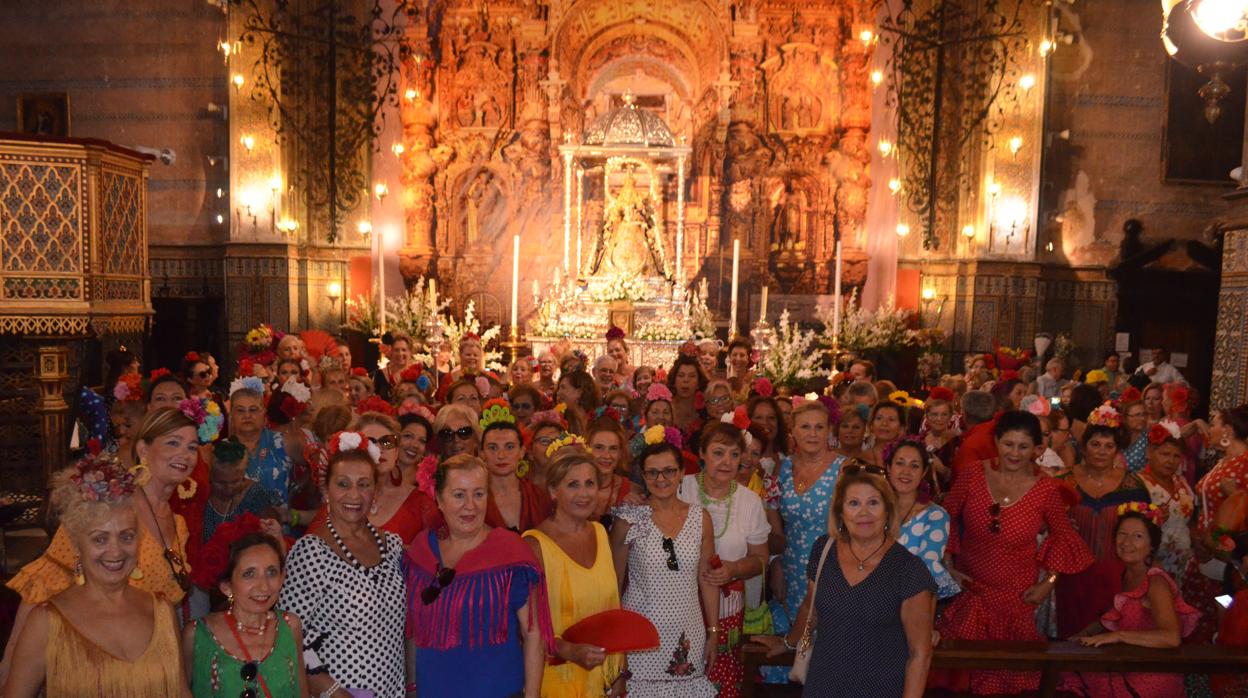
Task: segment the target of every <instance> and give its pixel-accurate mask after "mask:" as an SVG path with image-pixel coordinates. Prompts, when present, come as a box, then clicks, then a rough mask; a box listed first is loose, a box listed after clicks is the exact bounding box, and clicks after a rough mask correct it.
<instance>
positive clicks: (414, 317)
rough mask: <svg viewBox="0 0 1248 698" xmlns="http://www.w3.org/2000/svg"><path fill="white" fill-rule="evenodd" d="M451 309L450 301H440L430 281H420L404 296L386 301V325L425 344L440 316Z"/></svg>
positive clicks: (422, 279) (423, 279)
mask: <svg viewBox="0 0 1248 698" xmlns="http://www.w3.org/2000/svg"><path fill="white" fill-rule="evenodd" d="M449 307H450V299H440V298H439V297H438V292H437V289H436V288H430V284H429V280H428V279H425V278H421V279H419V280H418V281H417V282H416V283H415V284H413V285H412V287H411V288H409V289H408V290H407V293H405V294H404V295H402V296H399V297H397V298H393V297H392V298H387V299H386V325H387V327H388V328H390V329H394V330H401V331H402V332H404V333H406V334H407V335H408V336H409V337H411V338H412V339H414V340H416V341H418V342H424V341H425V340H427V339H428V338H429V334H430V332H431V330H432V329H433V328H434V327H436V326H437V325H438V324H439V323H440V321H441V320H440V318H439V317H438V316H439V314H441V313H443V312H445V311H447V310H448V309H449Z"/></svg>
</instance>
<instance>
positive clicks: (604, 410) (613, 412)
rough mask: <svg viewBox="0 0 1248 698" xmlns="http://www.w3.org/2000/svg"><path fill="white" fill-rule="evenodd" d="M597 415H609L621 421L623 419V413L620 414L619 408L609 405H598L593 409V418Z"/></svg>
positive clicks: (597, 416)
mask: <svg viewBox="0 0 1248 698" xmlns="http://www.w3.org/2000/svg"><path fill="white" fill-rule="evenodd" d="M599 417H610V418H611V419H614V420H615V421H617V422H622V421H623V420H624V415H622V414H620V411H619V410H617V409H615V408H614V407H612V406H610V405H599V406H598V407H596V408H595V409H594V419H597V418H599Z"/></svg>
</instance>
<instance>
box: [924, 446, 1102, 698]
mask: <svg viewBox="0 0 1248 698" xmlns="http://www.w3.org/2000/svg"><path fill="white" fill-rule="evenodd" d="M993 465H994V463H993V461H981V462H980V463H979V464H977V465H973V466H968V467H967V468H966V469H965V470H964V471H963V472H962V473H960V474H959V475H958V477H957V478H956V479H955V480H954V483H953V489H951V490H950V491H949V495H948V496H947V497H946V498H945V502H944V506H945V509H946V510H948V512H949V517H950V521H951V524H952V530H951V535H950V537H949V547H948V550H949V552H950V553H951V554H952V555H953V556H954V560H955V563H954V564H955V568H956V569H957V570H958V571H959V572H961V573H962V574H964V575H966V576H967V577H969V578H970V581H969V582H968V583H966V584H964V585H963V591H962V593H961V594H959V595H958V596H957V597H955V598H954V599H953V601H952V602H950V604H949V606H948V607H946V608H945V610H944V612H943V613H942V614H941V618H940V621H939V622H938V624H937V629H938V630H939V631H940V634H941V636H942V637H947V638H949V639H957V640H1031V641H1044V640H1045V637H1044V636H1043V635H1041V634H1040V632H1039V630H1037V629H1036V618H1035V613H1036V607H1035V606H1033V605H1032V604H1029V603H1027V602H1026V601H1024V600H1023V592H1025V591H1026V590H1027V588H1028V587H1030V586H1032V585H1033V584H1035V583H1036V581H1037V580H1038V579H1039V578H1040V574H1041V571H1042V570H1050V571H1053V572H1058V573H1061V574H1072V573H1075V572H1080V571H1082V570H1084V569H1087V568H1088V567H1089V566H1090V565H1091V564H1092V553H1091V552H1089V551H1088V546H1086V545H1085V544H1084V543H1083V540H1081V539H1080V538H1079V534H1078V533H1076V532H1075V529H1074V527H1073V526H1072V525H1071V523H1070V519H1069V517H1068V515H1067V509H1068V508H1069V497H1070V493H1069V490H1067V489H1066V488H1065V487H1064V486H1063V485H1062V484H1061V483H1059V482H1058V481H1057V480H1054V479H1053V478H1050V477H1047V476H1040V477H1039V478H1038V479H1037V480H1036V482H1035V484H1034V485H1032V487H1031V489H1029V490H1028V491H1027V493H1026V494H1024V495H1023V496H1022V497H1020V498H1019V499H1017V500H1015V501H1014V502H1013V503H1011V504H1009V505H1002V506H1001V509H1000V515H999V516H997V517H994V516H992V513H991V510H994V509H995V508H996V507H994V506H993V505H994V504H995V503H996V502H995V501H994V500H993V497H992V494H991V492H989V490H988V482H987V477H986V476H985V472H984V469H985V468H987V467H993ZM994 520H995V521H998V522H999V525H994V524H993V521H994ZM1046 529H1047V530H1048V536H1047V537H1046V538H1045V540H1044V542H1043V543H1041V544H1040V545H1039V546H1037V545H1036V537H1037V536H1038V535H1039V534H1040V532H1041V531H1044V530H1046ZM994 530H995V532H994ZM928 684H929V685H930V686H933V687H941V688H946V689H949V690H953V691H956V692H959V693H966V692H970V693H975V694H981V695H982V694H992V693H1019V692H1022V691H1034V690H1036V689H1037V688H1038V687H1039V685H1040V673H1039V672H1034V671H1033V672H1027V671H953V670H933V671H932V672H931V673H930V675H929V679H928Z"/></svg>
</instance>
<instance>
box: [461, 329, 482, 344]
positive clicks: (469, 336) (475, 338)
mask: <svg viewBox="0 0 1248 698" xmlns="http://www.w3.org/2000/svg"><path fill="white" fill-rule="evenodd" d="M464 342H476V343H478V344H480V343H481V335H479V334H477V333H476V332H467V333H465V334H464V336H463V337H461V338H460V340H459V343H460V344H463V343H464Z"/></svg>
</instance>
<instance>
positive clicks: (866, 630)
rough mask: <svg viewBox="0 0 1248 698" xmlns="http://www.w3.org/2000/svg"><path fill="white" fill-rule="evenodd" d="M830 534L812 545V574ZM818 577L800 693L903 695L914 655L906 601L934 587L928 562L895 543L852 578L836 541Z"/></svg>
mask: <svg viewBox="0 0 1248 698" xmlns="http://www.w3.org/2000/svg"><path fill="white" fill-rule="evenodd" d="M827 539H828V537H827V536H826V535H825V536H820V537H819V540H817V541H816V542H815V544H814V546H812V550H811V552H810V560H809V561H808V564H807V568H806V570H805V571H806V573H807V574H808V575H809V577H810V578H811V579H814V578H815V577H816V574H817V573H818V571H819V570H818V567H819V557H820V556H821V555H822V553H823V546H824V544H825V543H826V542H827ZM818 579H819V591H818V592H817V594H816V597H815V607H816V609H815V612H816V614H817V615H816V626H815V632H814V636H813V637H814V646H813V648H812V651H811V656H810V668H809V669H808V670H807V673H806V688H805V690H804V691H803V693H802V695H803V696H807V697H809V698H815V697H818V698H823V697H825V696H837V698H879V697H883V696H900V695H901V694H902V691H903V690H904V688H905V685H906V661H907V660H908V659H909V657H910V646H909V643H907V641H906V631H905V628H904V627H903V626H902V624H901V605H902V603H904V602H905V601H906V600H907V599H910V598H911V597H913V596H915V595H916V594H920V593H922V592H925V591H928V592H933V593H935V591H936V583H935V582H934V581H933V580H932V575H931V574H930V573H929V572H928V571H927V567H926V566H925V565H924V564H923V563H922V562H921V561H920V560H919V559H918V558H917V557H915V556H914V555H913V554H911V553H910V552H909V551H907V550H906V549H905V548H903V547H902V546H901V545H892V546H889V548H888V550H886V551H885V552H884V554H883V556H882V557H881V558H880V563H879V564H878V565H877V566H876V568H875V569H874V570H872V571H871V573H870V574H868V575H867V577H866V579H863V580H862V581H860V582H858V583H857V584H855V585H853V586H850V585H849V582H848V581H847V580H846V579H845V575H844V574H843V573H842V572H841V565H840V563H839V562H838V561H837V551H836V546H835V545H833V546H832V549H831V550H829V551H828V559H827V561H826V562H825V563H824V565H823V574H822V575H820V576H819V577H818Z"/></svg>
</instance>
